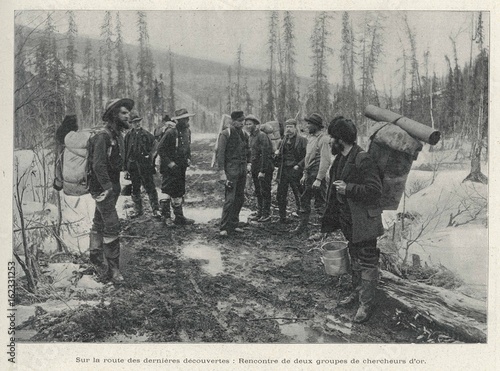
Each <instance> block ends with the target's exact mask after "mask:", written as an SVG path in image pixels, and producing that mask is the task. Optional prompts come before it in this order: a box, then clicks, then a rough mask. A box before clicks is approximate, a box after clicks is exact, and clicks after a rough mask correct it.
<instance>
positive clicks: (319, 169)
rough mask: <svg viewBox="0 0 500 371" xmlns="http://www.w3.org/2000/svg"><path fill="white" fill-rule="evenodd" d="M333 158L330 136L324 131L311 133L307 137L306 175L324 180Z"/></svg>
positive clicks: (304, 163)
mask: <svg viewBox="0 0 500 371" xmlns="http://www.w3.org/2000/svg"><path fill="white" fill-rule="evenodd" d="M331 158H332V155H331V151H330V139H329V138H328V136H327V135H326V134H325V133H324V132H323V131H319V132H317V133H315V134H313V135H310V136H309V138H307V150H306V156H305V157H304V162H303V168H304V175H306V176H307V177H308V178H316V179H319V180H323V179H324V178H325V176H326V172H327V171H328V168H329V167H330V164H331V163H332V161H331Z"/></svg>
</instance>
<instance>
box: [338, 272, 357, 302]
mask: <svg viewBox="0 0 500 371" xmlns="http://www.w3.org/2000/svg"><path fill="white" fill-rule="evenodd" d="M360 290H361V271H360V270H353V271H352V292H351V293H350V294H349V296H347V297H346V298H344V299H343V300H341V301H339V304H338V305H340V306H347V305H350V304H354V303H356V302H357V301H358V300H359V291H360Z"/></svg>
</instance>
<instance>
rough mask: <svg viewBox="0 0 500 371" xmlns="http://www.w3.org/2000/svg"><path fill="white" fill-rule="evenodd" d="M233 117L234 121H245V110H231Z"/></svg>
mask: <svg viewBox="0 0 500 371" xmlns="http://www.w3.org/2000/svg"><path fill="white" fill-rule="evenodd" d="M231 119H232V120H233V121H243V120H245V114H244V113H243V111H233V112H231Z"/></svg>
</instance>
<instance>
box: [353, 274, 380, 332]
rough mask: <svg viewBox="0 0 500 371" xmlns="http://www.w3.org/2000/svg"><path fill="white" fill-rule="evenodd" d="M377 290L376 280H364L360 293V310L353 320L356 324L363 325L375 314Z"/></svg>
mask: <svg viewBox="0 0 500 371" xmlns="http://www.w3.org/2000/svg"><path fill="white" fill-rule="evenodd" d="M376 290H377V281H376V280H362V282H361V290H360V291H359V308H358V311H357V312H356V315H355V316H354V320H353V321H354V322H355V323H363V322H366V321H367V320H368V319H369V318H370V316H371V314H372V312H373V307H374V299H375V292H376Z"/></svg>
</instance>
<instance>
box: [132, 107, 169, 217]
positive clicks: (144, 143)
mask: <svg viewBox="0 0 500 371" xmlns="http://www.w3.org/2000/svg"><path fill="white" fill-rule="evenodd" d="M141 121H142V117H139V115H138V113H137V111H135V110H132V112H131V113H130V124H131V126H132V129H130V130H129V131H128V132H127V134H125V139H124V142H125V160H124V164H125V170H126V171H127V173H128V174H127V173H126V174H125V176H126V177H130V181H131V182H132V201H134V215H133V216H134V217H137V216H140V215H142V214H143V212H144V211H143V207H142V198H141V186H144V189H145V190H146V192H147V194H148V196H149V203H150V205H151V209H152V211H153V216H154V217H156V218H159V217H160V216H161V214H160V211H159V206H158V193H157V192H156V188H155V183H154V181H153V175H154V174H155V172H156V170H155V166H154V164H153V162H152V160H151V158H150V154H151V150H152V148H153V145H154V141H155V138H154V136H153V134H151V133H150V132H149V131H147V130H146V129H143V128H142V127H141Z"/></svg>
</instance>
